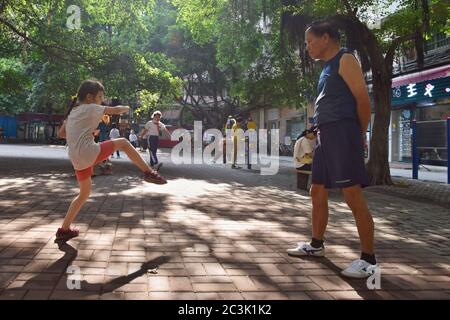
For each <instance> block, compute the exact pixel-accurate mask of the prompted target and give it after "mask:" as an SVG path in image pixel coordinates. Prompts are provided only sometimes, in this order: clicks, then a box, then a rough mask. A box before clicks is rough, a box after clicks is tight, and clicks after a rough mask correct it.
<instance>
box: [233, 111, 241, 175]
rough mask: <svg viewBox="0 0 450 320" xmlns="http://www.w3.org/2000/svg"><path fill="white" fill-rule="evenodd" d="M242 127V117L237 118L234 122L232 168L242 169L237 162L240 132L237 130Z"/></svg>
mask: <svg viewBox="0 0 450 320" xmlns="http://www.w3.org/2000/svg"><path fill="white" fill-rule="evenodd" d="M238 129H242V118H237V119H236V122H235V124H233V127H232V130H233V164H232V165H231V169H241V167H240V166H238V165H237V164H236V162H237V153H238V134H237V132H236V131H237V130H238Z"/></svg>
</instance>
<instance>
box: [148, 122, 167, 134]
mask: <svg viewBox="0 0 450 320" xmlns="http://www.w3.org/2000/svg"><path fill="white" fill-rule="evenodd" d="M158 124H159V128H161V130H165V129H166V126H165V125H164V123H162V122H161V121H160V122H159V123H158ZM158 124H156V123H155V122H153V120H150V121H149V122H147V123H146V124H145V129H146V130H147V133H146V134H145V136H144V138H148V137H149V136H159V128H158Z"/></svg>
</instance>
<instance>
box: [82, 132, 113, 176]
mask: <svg viewBox="0 0 450 320" xmlns="http://www.w3.org/2000/svg"><path fill="white" fill-rule="evenodd" d="M113 153H114V143H113V142H112V141H111V140H108V141H103V142H100V153H99V155H98V157H97V159H95V162H94V164H93V165H92V167H89V168H86V169H83V170H75V174H76V176H77V180H78V181H83V180H86V179H88V178H90V177H91V176H92V175H93V174H94V167H95V166H96V165H97V164H98V163H100V162H102V161H104V160H106V159H108V158H109V156H110V155H111V154H113Z"/></svg>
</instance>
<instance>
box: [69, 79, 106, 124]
mask: <svg viewBox="0 0 450 320" xmlns="http://www.w3.org/2000/svg"><path fill="white" fill-rule="evenodd" d="M99 91H103V92H105V88H104V87H103V85H102V84H101V83H100V82H98V81H97V80H86V81H83V83H82V84H81V85H80V87H79V88H78V92H77V95H76V96H73V97H72V99H71V100H70V103H69V105H68V106H67V111H66V114H65V115H64V120H66V119H67V117H68V116H69V114H70V112H71V111H72V109H73V108H74V107H75V106H76V105H77V100H78V101H84V99H86V97H87V95H88V94H93V95H96V94H97V93H98V92H99Z"/></svg>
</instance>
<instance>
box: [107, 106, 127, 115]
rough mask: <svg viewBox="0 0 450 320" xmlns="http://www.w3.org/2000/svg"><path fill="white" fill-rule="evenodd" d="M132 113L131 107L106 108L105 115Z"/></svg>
mask: <svg viewBox="0 0 450 320" xmlns="http://www.w3.org/2000/svg"><path fill="white" fill-rule="evenodd" d="M128 111H130V107H129V106H116V107H106V109H105V114H122V113H125V112H128Z"/></svg>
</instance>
